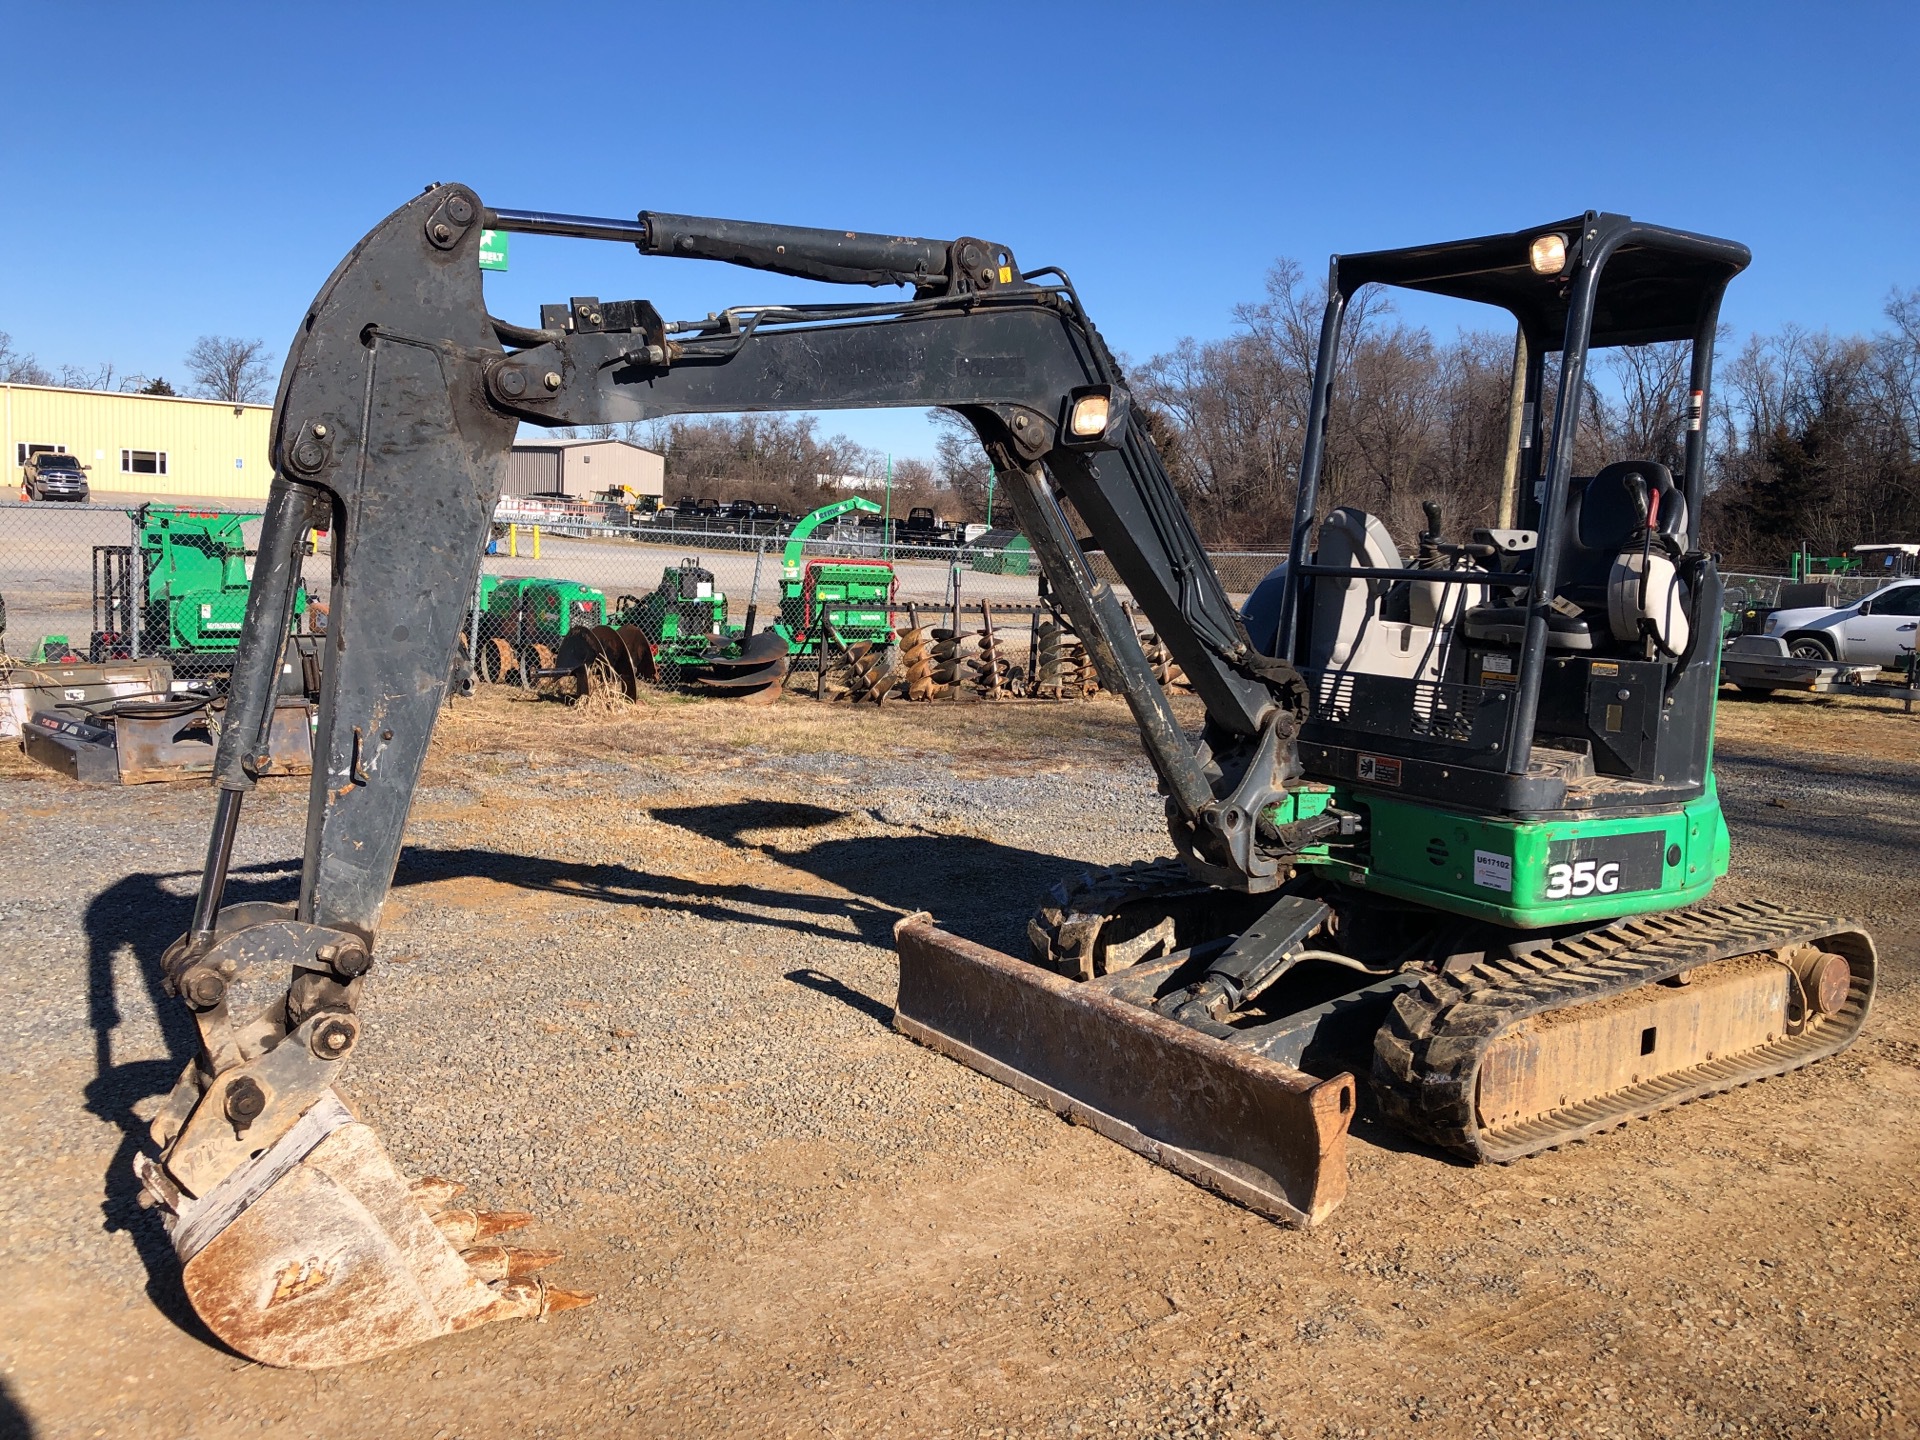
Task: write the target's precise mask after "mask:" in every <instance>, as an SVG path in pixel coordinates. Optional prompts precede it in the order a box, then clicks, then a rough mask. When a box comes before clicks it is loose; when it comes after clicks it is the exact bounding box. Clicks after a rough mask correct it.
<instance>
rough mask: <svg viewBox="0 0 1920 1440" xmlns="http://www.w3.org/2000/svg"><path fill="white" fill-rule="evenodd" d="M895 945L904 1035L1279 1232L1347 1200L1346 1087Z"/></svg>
mask: <svg viewBox="0 0 1920 1440" xmlns="http://www.w3.org/2000/svg"><path fill="white" fill-rule="evenodd" d="M894 940H895V943H896V945H897V946H898V948H899V951H900V998H899V1001H898V1002H897V1005H896V1008H895V1012H894V1022H893V1023H894V1027H895V1028H896V1029H898V1030H899V1031H900V1032H901V1033H902V1034H904V1035H906V1036H908V1037H910V1038H911V1039H914V1040H917V1041H919V1042H920V1043H921V1044H923V1045H927V1046H931V1047H932V1048H933V1049H935V1050H938V1051H940V1052H941V1053H942V1054H943V1055H948V1056H951V1057H952V1058H953V1059H955V1060H958V1061H960V1062H961V1064H963V1065H968V1066H971V1067H972V1068H973V1069H975V1070H978V1071H979V1072H980V1073H981V1074H983V1075H987V1076H990V1077H991V1078H993V1079H995V1080H998V1081H1000V1082H1001V1083H1002V1084H1004V1085H1010V1086H1012V1087H1013V1088H1014V1089H1015V1090H1018V1091H1019V1092H1020V1093H1021V1094H1023V1095H1026V1096H1029V1097H1031V1098H1032V1099H1035V1100H1038V1101H1039V1102H1040V1103H1041V1104H1043V1105H1046V1106H1047V1107H1048V1108H1049V1109H1051V1110H1053V1111H1055V1112H1056V1113H1057V1114H1060V1115H1063V1116H1065V1117H1066V1118H1068V1119H1070V1120H1073V1121H1075V1122H1076V1123H1079V1124H1082V1125H1088V1126H1091V1127H1092V1128H1093V1129H1095V1130H1098V1131H1099V1132H1100V1133H1101V1134H1102V1135H1105V1136H1106V1137H1107V1138H1108V1139H1110V1140H1116V1141H1118V1142H1119V1143H1120V1144H1122V1145H1124V1146H1126V1147H1127V1148H1128V1149H1129V1150H1133V1151H1136V1152H1137V1153H1139V1154H1141V1155H1144V1156H1146V1157H1147V1158H1148V1159H1149V1160H1152V1161H1153V1162H1154V1163H1156V1164H1159V1165H1164V1166H1166V1167H1167V1168H1168V1169H1169V1170H1172V1171H1174V1172H1175V1173H1177V1174H1179V1175H1183V1176H1185V1177H1186V1178H1187V1179H1189V1180H1192V1181H1194V1182H1196V1183H1197V1184H1200V1185H1204V1186H1205V1187H1207V1188H1208V1189H1210V1190H1214V1191H1217V1192H1218V1193H1220V1194H1222V1195H1225V1196H1227V1197H1228V1198H1229V1199H1232V1200H1236V1201H1238V1202H1239V1203H1241V1204H1243V1205H1245V1206H1247V1207H1248V1208H1250V1209H1253V1210H1257V1211H1259V1212H1260V1213H1262V1214H1264V1215H1269V1216H1271V1217H1273V1218H1274V1219H1276V1220H1280V1221H1284V1222H1286V1223H1288V1224H1295V1225H1312V1224H1315V1223H1317V1222H1318V1221H1320V1220H1322V1219H1324V1218H1325V1217H1326V1216H1327V1215H1328V1214H1329V1213H1330V1212H1331V1211H1332V1210H1333V1209H1334V1207H1335V1206H1337V1205H1338V1204H1339V1203H1340V1201H1341V1200H1342V1199H1343V1198H1345V1196H1346V1191H1347V1160H1346V1144H1347V1126H1348V1125H1349V1123H1351V1121H1352V1119H1353V1105H1354V1081H1353V1077H1352V1076H1351V1075H1336V1076H1334V1077H1333V1078H1331V1079H1326V1080H1322V1079H1320V1078H1318V1077H1316V1076H1313V1075H1308V1074H1306V1073H1304V1072H1302V1071H1299V1070H1296V1069H1294V1068H1293V1067H1291V1066H1289V1065H1282V1064H1280V1063H1278V1062H1276V1061H1273V1060H1269V1059H1267V1058H1265V1057H1264V1056H1260V1055H1256V1054H1254V1053H1253V1052H1252V1051H1251V1050H1248V1049H1246V1048H1244V1047H1241V1046H1238V1045H1234V1044H1232V1043H1230V1042H1228V1041H1224V1040H1219V1039H1216V1038H1214V1037H1213V1036H1210V1035H1204V1034H1202V1033H1200V1032H1199V1031H1197V1030H1193V1029H1190V1028H1188V1027H1187V1026H1184V1025H1180V1024H1177V1023H1175V1022H1174V1021H1172V1020H1169V1019H1166V1018H1164V1017H1163V1016H1160V1015H1156V1014H1154V1013H1153V1012H1152V1011H1150V1010H1144V1009H1141V1008H1140V1007H1138V1006H1135V1005H1130V1004H1128V1003H1127V1002H1125V1001H1124V1000H1119V999H1116V998H1115V997H1114V996H1112V995H1110V994H1108V993H1106V992H1105V991H1104V990H1103V989H1101V988H1099V986H1098V984H1097V983H1087V984H1082V983H1078V982H1075V981H1071V980H1066V979H1063V978H1062V977H1060V976H1058V975H1053V974H1050V973H1049V972H1047V971H1045V970H1042V969H1040V968H1039V967H1038V966H1035V965H1031V964H1028V963H1026V962H1024V961H1020V960H1015V959H1014V958H1013V957H1011V956H1009V955H1002V954H1001V953H999V952H998V951H996V950H989V949H987V948H986V947H985V946H983V945H976V944H974V943H972V942H971V941H968V940H962V939H960V938H959V937H957V936H954V935H949V934H946V933H945V932H943V931H942V930H940V929H939V928H938V927H937V926H936V925H935V924H934V923H933V921H932V919H931V917H929V916H926V915H913V916H909V917H908V918H907V919H905V920H903V921H901V922H900V923H899V924H898V925H897V926H895V927H894Z"/></svg>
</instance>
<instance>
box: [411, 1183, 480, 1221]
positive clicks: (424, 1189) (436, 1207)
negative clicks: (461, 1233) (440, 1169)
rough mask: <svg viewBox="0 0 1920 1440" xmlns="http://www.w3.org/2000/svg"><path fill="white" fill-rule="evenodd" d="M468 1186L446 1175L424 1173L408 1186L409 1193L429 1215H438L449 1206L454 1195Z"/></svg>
mask: <svg viewBox="0 0 1920 1440" xmlns="http://www.w3.org/2000/svg"><path fill="white" fill-rule="evenodd" d="M466 1188H467V1187H466V1186H464V1185H462V1184H461V1183H460V1182H459V1181H458V1180H449V1179H447V1178H446V1177H445V1176H444V1175H422V1176H421V1177H420V1178H419V1179H418V1180H416V1181H414V1182H413V1183H412V1184H411V1185H409V1186H407V1193H408V1194H409V1195H411V1196H413V1198H414V1199H415V1200H416V1201H417V1202H419V1205H420V1208H421V1209H422V1210H425V1211H426V1212H427V1213H428V1214H429V1215H437V1214H439V1213H440V1212H441V1211H442V1210H444V1209H446V1208H447V1205H448V1204H449V1203H450V1202H451V1201H452V1200H453V1197H454V1196H456V1195H460V1194H463V1193H464V1192H465V1191H466Z"/></svg>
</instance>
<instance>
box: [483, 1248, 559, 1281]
mask: <svg viewBox="0 0 1920 1440" xmlns="http://www.w3.org/2000/svg"><path fill="white" fill-rule="evenodd" d="M460 1258H461V1259H462V1260H464V1261H466V1262H467V1264H468V1265H470V1266H472V1267H473V1273H474V1274H475V1275H476V1276H478V1277H479V1278H480V1279H482V1280H519V1279H522V1278H524V1277H525V1276H528V1275H531V1274H533V1273H534V1272H535V1271H536V1270H544V1269H546V1267H547V1266H549V1265H551V1264H553V1263H554V1262H555V1261H556V1260H560V1259H562V1258H564V1257H563V1256H562V1255H561V1252H560V1251H558V1250H534V1249H527V1248H522V1247H521V1246H518V1245H473V1246H470V1247H468V1248H467V1249H465V1250H462V1251H461V1252H460Z"/></svg>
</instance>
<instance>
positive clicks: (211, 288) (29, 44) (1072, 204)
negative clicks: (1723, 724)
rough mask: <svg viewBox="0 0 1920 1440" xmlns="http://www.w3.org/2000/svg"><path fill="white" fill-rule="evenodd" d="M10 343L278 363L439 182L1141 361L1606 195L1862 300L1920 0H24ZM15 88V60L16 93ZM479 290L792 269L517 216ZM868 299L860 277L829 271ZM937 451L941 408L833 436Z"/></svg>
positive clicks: (1907, 87)
mask: <svg viewBox="0 0 1920 1440" xmlns="http://www.w3.org/2000/svg"><path fill="white" fill-rule="evenodd" d="M8 28H9V31H10V35H11V38H12V42H13V44H12V55H13V59H14V61H15V64H14V65H13V66H12V67H11V68H12V70H13V73H14V79H15V88H14V90H13V98H14V104H13V105H12V106H11V113H10V115H9V118H8V123H7V125H6V128H5V137H4V139H0V195H4V213H5V218H6V228H5V234H6V263H5V265H4V267H0V330H6V331H10V332H11V333H12V335H13V337H14V342H15V344H16V345H17V346H18V347H20V348H21V349H24V350H26V351H29V352H31V353H33V354H35V355H36V356H38V358H39V359H40V360H41V361H42V362H43V363H46V364H49V365H52V366H55V367H57V366H59V365H60V364H62V363H67V362H71V363H76V364H85V363H95V362H98V361H101V360H106V359H111V360H112V361H114V362H115V364H116V365H117V366H118V367H119V368H120V370H121V371H122V372H145V373H148V374H164V375H169V376H175V377H177V376H179V375H180V373H181V365H180V356H181V355H182V354H183V352H184V351H185V350H186V348H187V347H188V345H190V344H191V343H192V341H193V339H194V338H195V337H196V336H197V335H200V334H202V333H209V332H211V333H220V334H235V335H245V336H256V335H257V336H261V337H263V338H265V339H266V340H267V341H268V343H269V344H270V345H272V346H273V347H274V349H275V353H276V363H277V359H278V356H279V355H280V354H283V353H284V349H285V345H286V341H287V338H288V337H289V336H290V335H291V333H292V330H293V327H294V325H295V324H296V323H297V322H298V320H299V317H300V315H301V313H302V310H303V307H304V306H305V304H306V303H307V301H308V299H309V298H310V297H311V296H312V294H313V292H314V291H315V290H316V289H317V288H318V286H319V284H320V283H321V281H322V280H323V279H324V278H325V277H326V275H327V273H328V271H329V270H330V269H331V268H332V266H333V265H334V263H335V262H336V261H337V260H338V259H339V257H340V256H341V255H342V254H343V253H344V252H345V251H346V249H347V248H348V247H349V246H350V245H352V244H353V242H354V241H355V240H356V239H357V238H358V237H359V236H360V235H361V234H362V233H364V232H365V231H366V230H367V229H368V228H369V227H370V226H371V225H372V224H373V223H374V222H375V221H376V220H378V219H379V217H380V216H382V215H383V214H385V213H386V212H387V211H388V210H390V209H392V208H393V207H394V206H396V205H398V204H399V203H401V202H402V201H404V200H405V199H407V198H408V197H409V196H410V195H412V194H414V193H415V192H417V191H418V189H419V188H420V187H421V186H422V185H423V184H425V183H426V182H428V181H432V180H460V181H464V182H466V183H468V184H471V185H473V186H474V187H475V188H476V189H477V190H478V191H479V193H480V195H481V196H482V198H483V199H485V200H486V201H488V202H489V203H492V204H497V205H502V206H512V207H529V208H530V207H544V208H550V209H557V210H569V211H574V212H579V213H589V214H607V215H631V214H633V213H634V212H635V211H636V210H638V209H641V208H653V209H660V210H677V211H683V212H690V213H695V214H709V215H722V216H729V217H736V218H747V219H764V220H779V221H786V222H791V223H797V224H814V225H832V226H842V227H847V228H858V229H869V230H887V231H897V232H905V233H915V234H921V235H931V236H941V237H948V236H952V235H955V234H959V233H969V234H977V235H982V236H986V237H988V238H991V239H995V240H1000V241H1003V242H1005V243H1007V244H1008V245H1010V246H1011V247H1012V248H1013V250H1014V252H1015V254H1016V255H1017V256H1018V258H1019V259H1020V261H1021V263H1022V264H1023V265H1026V266H1029V267H1031V266H1035V265H1039V264H1042V263H1057V264H1060V265H1062V266H1064V267H1065V268H1066V269H1067V270H1069V271H1070V272H1071V273H1072V275H1073V277H1074V279H1075V281H1076V282H1077V284H1078V285H1079V287H1080V290H1081V293H1082V295H1083V297H1084V298H1085V300H1086V302H1087V305H1088V308H1089V310H1090V311H1091V312H1092V314H1093V316H1094V317H1095V319H1096V321H1097V322H1098V323H1099V324H1100V325H1101V327H1102V329H1103V330H1104V331H1106V333H1107V335H1108V338H1109V340H1110V341H1111V342H1112V343H1113V344H1114V345H1115V347H1116V348H1118V349H1120V350H1122V351H1124V352H1127V353H1130V354H1132V355H1135V356H1140V357H1144V356H1146V355H1149V354H1152V353H1154V352H1156V351H1159V350H1163V349H1165V348H1167V347H1169V346H1170V345H1171V344H1173V342H1174V341H1176V340H1177V339H1178V338H1179V337H1180V336H1182V335H1187V334H1194V335H1214V334H1220V333H1223V332H1224V331H1225V330H1227V329H1228V328H1229V326H1230V323H1231V320H1230V311H1231V309H1232V306H1233V305H1234V304H1235V303H1236V302H1237V301H1240V300H1243V299H1247V298H1251V297H1253V296H1256V295H1257V294H1258V293H1259V290H1260V284H1261V278H1262V275H1263V273H1264V272H1265V270H1266V268H1267V266H1268V264H1269V263H1270V262H1271V261H1272V259H1273V258H1274V257H1275V256H1278V255H1292V256H1296V257H1298V258H1300V259H1301V260H1302V261H1303V262H1305V263H1306V264H1307V266H1308V267H1309V270H1310V271H1317V270H1318V268H1319V266H1320V265H1321V264H1323V263H1324V259H1325V257H1326V255H1327V254H1329V253H1330V252H1333V251H1336V250H1361V249H1374V248H1378V247H1382V246H1387V245H1396V244H1409V243H1415V242H1420V241H1429V240H1439V239H1450V238H1455V237H1456V236H1463V235H1470V234H1479V233H1484V232H1487V231H1494V230H1506V229H1513V228H1518V227H1521V226H1524V225H1529V224H1533V223H1537V222H1540V221H1544V220H1549V219H1556V218H1559V217H1561V216H1564V215H1567V214H1570V213H1575V212H1578V211H1580V210H1583V209H1586V208H1589V207H1594V208H1603V209H1610V210H1620V211H1625V212H1627V213H1630V214H1633V215H1638V216H1643V217H1645V218H1648V219H1655V220H1658V221H1661V222H1662V223H1666V224H1672V225H1677V226H1681V227H1684V228H1690V229H1698V230H1705V231H1710V232H1716V233H1720V234H1724V235H1729V236H1732V237H1734V238H1736V239H1740V240H1743V241H1745V242H1747V243H1748V244H1749V245H1751V246H1752V248H1753V250H1754V254H1755V261H1754V265H1753V268H1752V269H1751V270H1750V271H1749V272H1748V273H1747V275H1746V276H1745V277H1743V278H1742V279H1741V280H1739V281H1738V282H1736V284H1735V286H1734V288H1733V291H1732V292H1731V294H1730V296H1729V301H1728V306H1727V311H1726V318H1727V319H1728V321H1729V322H1730V323H1731V324H1732V325H1733V326H1734V327H1735V328H1736V330H1740V331H1746V330H1754V329H1770V328H1773V327H1776V326H1779V325H1781V324H1783V323H1785V322H1788V321H1794V322H1798V323H1800V324H1802V325H1805V326H1809V327H1813V328H1819V327H1823V326H1824V327H1830V328H1833V329H1835V330H1840V331H1852V330H1860V329H1868V328H1871V327H1873V326H1874V325H1876V324H1877V323H1878V322H1879V318H1880V308H1881V306H1882V304H1883V303H1884V301H1885V299H1886V297H1887V294H1888V292H1889V291H1890V290H1891V289H1892V288H1893V287H1895V286H1900V287H1908V286H1913V285H1916V284H1920V263H1916V261H1915V259H1914V245H1913V237H1914V235H1915V234H1916V232H1920V224H1917V223H1916V222H1920V214H1917V213H1916V211H1917V210H1920V185H1916V183H1915V177H1916V175H1920V102H1916V98H1915V97H1916V93H1917V92H1916V63H1917V62H1920V7H1916V6H1914V5H1912V4H1910V3H1909V4H1904V5H1892V4H1889V5H1807V6H1804V7H1790V6H1786V5H1777V4H1767V3H1764V0H1753V3H1747V4H1742V5H1726V6H1719V7H1710V6H1691V5H1677V4H1672V3H1667V4H1658V5H1641V4H1610V5H1604V6H1597V7H1574V6H1563V5H1543V4H1538V3H1535V4H1529V5H1491V4H1478V5H1436V4H1432V3H1425V4H1408V5H1363V4H1349V5H1324V6H1312V7H1309V6H1278V5H1275V6H1254V5H1246V6H1228V5H1194V4H1189V5H1180V6H1166V7H1156V8H1148V7H1143V6H1142V7H1136V6H1128V5H1119V4H1106V5H1086V6H1051V5H1040V4H1028V5H1020V6H984V7H973V8H972V9H968V8H967V7H959V8H956V7H952V6H924V5H922V6H913V5H900V4H891V5H844V6H834V5H819V6H806V5H792V4H785V5H780V4H773V5H760V4H752V3H729V4H711V5H699V6H667V5H659V4H634V3H628V4H619V5H605V6H593V5H567V4H557V5H548V6H532V5H525V4H513V3H497V0H496V3H483V4H464V5H413V4H392V3H388V4H382V5H377V6H374V5H369V6H356V5H350V4H330V5H324V6H297V5H271V6H270V5H247V6H232V7H215V6H196V5H191V4H183V5H178V6H158V5H143V6H132V5H125V6H122V5H34V6H25V5H22V6H18V7H15V9H14V13H13V16H12V19H11V20H10V22H9V27H8ZM23 86H24V88H22V87H23ZM489 285H490V303H491V304H492V305H493V307H494V309H495V310H496V313H501V314H505V315H507V316H509V317H511V318H515V319H521V320H524V321H526V322H528V323H531V322H532V321H533V320H534V318H535V314H536V311H535V307H536V306H537V305H538V304H539V303H540V302H541V301H543V300H545V301H553V300H564V299H565V298H566V297H567V296H569V295H575V294H598V295H600V296H602V297H603V298H618V297H627V296H646V297H649V298H651V299H653V300H655V302H656V303H658V304H659V305H660V308H661V309H662V310H663V311H664V312H665V313H666V314H668V315H669V316H686V315H692V314H701V313H705V312H706V311H707V310H710V309H716V308H719V307H720V306H722V305H725V304H730V303H741V302H747V301H758V300H767V299H782V298H795V297H797V296H799V295H800V294H802V293H804V292H806V291H808V290H810V289H812V288H813V287H808V286H805V285H803V284H801V283H799V282H789V281H783V280H780V279H779V278H777V277H766V276H759V275H754V274H751V273H748V272H744V271H735V270H731V269H728V268H725V267H718V266H711V265H699V264H693V263H689V262H671V261H661V260H643V259H641V258H640V257H638V256H637V255H636V254H635V253H634V252H633V251H631V250H629V249H626V248H625V247H620V246H606V245H593V244H589V243H587V242H580V241H560V240H542V239H535V238H529V237H516V239H515V241H514V254H513V269H512V271H511V272H510V273H509V274H508V275H507V276H505V277H496V279H494V280H490V282H489ZM841 293H844V292H841ZM828 424H829V426H830V427H831V428H833V429H842V430H844V431H845V432H846V433H848V434H850V435H852V436H853V437H854V438H855V439H857V440H860V441H862V442H863V443H866V444H870V445H874V446H876V447H880V448H888V449H892V450H894V451H895V452H897V453H900V454H915V453H927V452H929V451H930V450H931V448H932V447H931V432H930V430H929V428H928V427H927V425H926V424H925V421H924V419H923V418H922V417H921V416H920V415H919V414H918V413H917V412H911V413H909V412H899V413H892V414H885V415H866V416H860V415H849V416H846V417H844V419H841V418H839V417H835V418H833V419H830V420H829V422H828Z"/></svg>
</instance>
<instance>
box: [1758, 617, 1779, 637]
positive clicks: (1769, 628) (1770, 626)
mask: <svg viewBox="0 0 1920 1440" xmlns="http://www.w3.org/2000/svg"><path fill="white" fill-rule="evenodd" d="M1779 628H1780V617H1779V616H1778V615H1777V614H1776V615H1769V616H1767V618H1766V619H1765V620H1762V621H1761V622H1760V633H1761V634H1762V635H1771V634H1772V633H1773V632H1774V631H1775V630H1777V629H1779Z"/></svg>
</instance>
